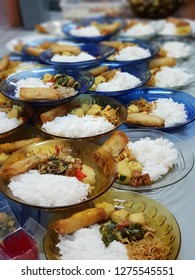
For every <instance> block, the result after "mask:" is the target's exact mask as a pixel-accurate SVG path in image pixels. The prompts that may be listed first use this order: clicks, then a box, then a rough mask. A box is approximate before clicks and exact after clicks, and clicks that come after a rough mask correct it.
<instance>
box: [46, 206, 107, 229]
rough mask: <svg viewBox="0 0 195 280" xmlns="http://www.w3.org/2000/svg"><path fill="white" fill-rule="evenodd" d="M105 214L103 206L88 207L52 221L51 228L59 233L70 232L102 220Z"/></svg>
mask: <svg viewBox="0 0 195 280" xmlns="http://www.w3.org/2000/svg"><path fill="white" fill-rule="evenodd" d="M106 216H107V215H106V212H105V210H104V209H103V208H89V209H86V210H83V211H81V212H78V213H75V214H73V215H72V216H71V217H69V218H67V219H61V220H59V221H57V222H55V223H53V224H52V225H51V229H52V230H54V231H55V232H57V233H59V234H70V233H72V232H74V231H76V230H78V229H81V228H84V227H88V226H90V225H93V224H96V223H98V222H100V221H103V220H105V219H106Z"/></svg>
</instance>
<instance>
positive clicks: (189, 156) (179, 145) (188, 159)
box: [113, 128, 194, 191]
mask: <svg viewBox="0 0 195 280" xmlns="http://www.w3.org/2000/svg"><path fill="white" fill-rule="evenodd" d="M123 132H124V133H125V134H126V135H127V137H128V138H129V140H130V141H131V142H135V141H138V140H140V139H141V138H145V137H149V138H150V139H152V140H155V139H157V138H163V139H167V140H168V141H170V142H172V143H173V144H174V148H175V149H176V150H177V152H178V159H177V163H176V164H174V165H173V167H172V168H171V170H170V171H169V172H168V173H167V174H166V175H164V176H162V178H161V179H159V180H157V181H155V182H153V183H152V185H150V186H139V187H132V186H129V185H123V184H121V183H119V182H118V181H115V182H114V184H113V187H116V188H118V189H123V190H127V191H128V190H133V191H151V190H154V189H159V188H164V187H167V186H170V185H172V184H175V183H176V182H178V181H180V180H181V179H183V178H184V177H185V176H187V175H188V173H189V172H190V171H191V170H192V168H193V166H194V155H193V153H192V151H191V149H190V148H189V146H187V145H186V143H185V142H184V141H182V140H181V139H180V138H178V137H175V136H173V135H171V134H168V133H166V132H163V131H160V130H152V129H138V128H137V129H127V130H123ZM184 187H185V186H184Z"/></svg>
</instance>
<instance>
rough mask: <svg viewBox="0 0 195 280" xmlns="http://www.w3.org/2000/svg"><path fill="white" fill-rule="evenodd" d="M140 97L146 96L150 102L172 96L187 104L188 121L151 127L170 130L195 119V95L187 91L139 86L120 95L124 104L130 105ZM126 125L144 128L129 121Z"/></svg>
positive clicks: (176, 100) (174, 99)
mask: <svg viewBox="0 0 195 280" xmlns="http://www.w3.org/2000/svg"><path fill="white" fill-rule="evenodd" d="M140 98H144V99H145V100H147V101H148V102H151V101H155V100H157V99H161V98H163V99H164V98H167V99H169V98H171V99H172V100H173V101H174V102H178V103H180V104H184V106H185V111H186V113H187V121H186V122H185V123H182V124H178V125H174V126H170V127H150V128H151V129H160V130H169V129H173V128H178V127H181V126H184V125H186V124H188V123H190V122H192V121H194V120H195V100H194V97H193V96H192V95H190V94H188V93H187V92H182V91H178V90H169V89H163V88H138V89H135V90H133V91H132V92H131V93H130V94H127V95H125V96H122V97H120V98H119V100H120V101H121V102H122V103H123V104H125V105H126V106H128V105H129V103H130V102H131V101H133V100H139V99H140ZM126 125H128V126H132V127H135V126H136V127H140V128H144V126H138V125H130V124H128V123H126ZM145 128H147V129H148V128H149V127H145Z"/></svg>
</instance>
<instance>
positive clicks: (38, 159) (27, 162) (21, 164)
mask: <svg viewBox="0 0 195 280" xmlns="http://www.w3.org/2000/svg"><path fill="white" fill-rule="evenodd" d="M47 160H48V156H47V154H39V155H33V156H30V157H27V158H24V159H22V160H19V161H17V162H14V163H12V164H10V165H9V166H8V167H6V168H4V169H2V170H1V172H2V173H3V174H4V175H5V176H6V178H7V179H10V178H11V177H13V176H15V175H18V174H22V173H25V172H27V171H29V170H30V169H34V168H36V167H37V166H38V165H39V164H40V163H45V162H47Z"/></svg>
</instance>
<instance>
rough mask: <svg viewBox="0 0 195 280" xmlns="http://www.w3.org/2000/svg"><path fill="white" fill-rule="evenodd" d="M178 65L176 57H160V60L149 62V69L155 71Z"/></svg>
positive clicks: (155, 59)
mask: <svg viewBox="0 0 195 280" xmlns="http://www.w3.org/2000/svg"><path fill="white" fill-rule="evenodd" d="M175 65H176V59H175V58H174V57H160V58H154V59H152V60H150V61H149V63H148V68H149V69H154V68H160V67H162V66H175Z"/></svg>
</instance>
